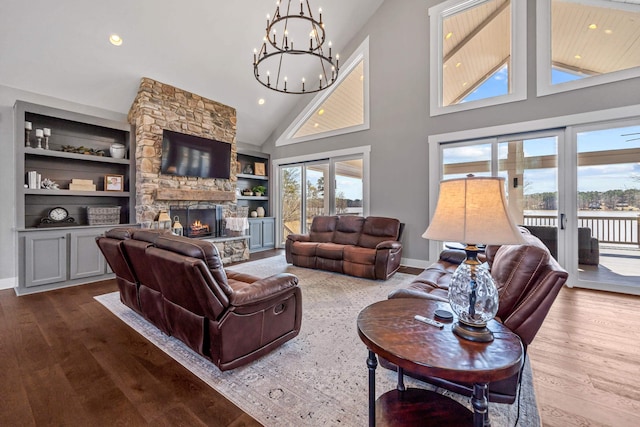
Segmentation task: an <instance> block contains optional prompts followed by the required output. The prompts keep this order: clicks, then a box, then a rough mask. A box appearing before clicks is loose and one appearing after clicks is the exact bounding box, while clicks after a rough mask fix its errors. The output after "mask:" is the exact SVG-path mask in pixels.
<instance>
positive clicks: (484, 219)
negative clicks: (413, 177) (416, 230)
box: [422, 177, 524, 245]
mask: <svg viewBox="0 0 640 427" xmlns="http://www.w3.org/2000/svg"><path fill="white" fill-rule="evenodd" d="M422 237H424V238H425V239H432V240H441V241H450V242H462V243H483V244H494V245H508V244H521V243H524V239H523V237H522V234H521V233H520V231H519V230H518V227H517V226H516V225H515V223H514V221H513V220H512V219H511V216H510V215H509V211H508V210H507V203H506V197H505V193H504V178H499V177H466V178H459V179H449V180H444V181H441V182H440V194H439V196H438V204H437V206H436V211H435V213H434V215H433V219H432V220H431V223H430V224H429V227H428V228H427V230H426V231H425V232H424V234H423V235H422Z"/></svg>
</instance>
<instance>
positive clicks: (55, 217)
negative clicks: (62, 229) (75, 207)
mask: <svg viewBox="0 0 640 427" xmlns="http://www.w3.org/2000/svg"><path fill="white" fill-rule="evenodd" d="M68 217H69V211H68V210H66V209H65V208H62V207H60V206H58V207H57V208H53V209H51V210H49V219H50V220H51V221H64V220H65V219H67V218H68Z"/></svg>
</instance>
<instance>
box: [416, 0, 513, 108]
mask: <svg viewBox="0 0 640 427" xmlns="http://www.w3.org/2000/svg"><path fill="white" fill-rule="evenodd" d="M525 8H526V2H521V1H513V0H471V1H469V0H466V1H461V0H450V1H447V2H444V3H442V4H440V5H438V6H434V7H432V8H431V9H429V15H430V20H431V37H430V39H431V41H432V43H431V75H432V76H435V78H432V79H431V115H432V116H435V115H439V114H445V113H450V112H454V111H462V110H469V109H473V108H479V107H485V106H489V105H496V104H502V103H505V102H512V101H517V100H522V99H525V98H526V14H525V12H526V11H525Z"/></svg>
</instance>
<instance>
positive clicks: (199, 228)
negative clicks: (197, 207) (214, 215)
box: [188, 219, 211, 237]
mask: <svg viewBox="0 0 640 427" xmlns="http://www.w3.org/2000/svg"><path fill="white" fill-rule="evenodd" d="M188 235H189V236H192V237H197V236H209V235H211V232H210V231H209V225H207V224H203V223H202V222H200V220H199V219H196V220H195V221H193V224H191V225H189V232H188Z"/></svg>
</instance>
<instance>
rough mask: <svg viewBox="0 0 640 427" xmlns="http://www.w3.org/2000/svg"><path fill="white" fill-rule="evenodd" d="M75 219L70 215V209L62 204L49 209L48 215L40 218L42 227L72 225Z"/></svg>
mask: <svg viewBox="0 0 640 427" xmlns="http://www.w3.org/2000/svg"><path fill="white" fill-rule="evenodd" d="M75 221H76V220H75V219H73V218H71V217H70V216H69V211H68V210H66V209H65V208H63V207H61V206H56V207H55V208H51V209H49V213H48V214H47V216H46V217H44V218H42V219H41V220H40V227H55V226H60V225H71V224H74V223H75Z"/></svg>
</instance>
